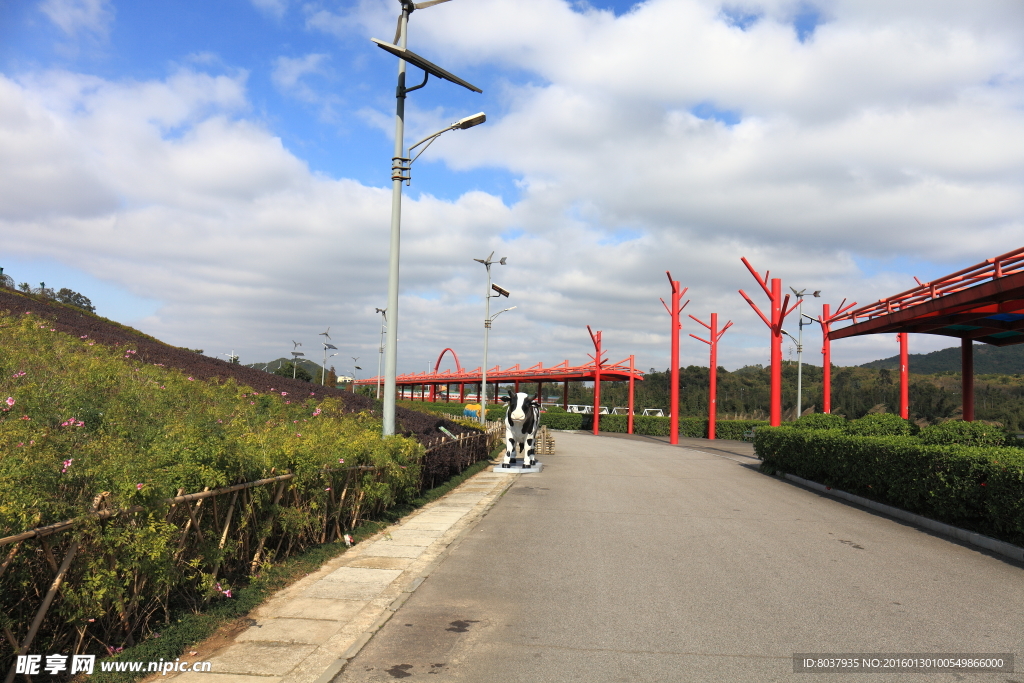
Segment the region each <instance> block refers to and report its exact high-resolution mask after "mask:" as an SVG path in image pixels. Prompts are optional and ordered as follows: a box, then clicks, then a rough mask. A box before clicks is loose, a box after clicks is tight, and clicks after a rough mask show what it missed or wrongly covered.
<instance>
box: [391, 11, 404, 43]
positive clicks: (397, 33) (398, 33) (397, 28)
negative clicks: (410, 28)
mask: <svg viewBox="0 0 1024 683" xmlns="http://www.w3.org/2000/svg"><path fill="white" fill-rule="evenodd" d="M401 37H402V15H398V25H397V26H395V40H394V41H393V42H392V43H391V44H392V45H398V41H399V39H401Z"/></svg>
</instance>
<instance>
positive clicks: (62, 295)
mask: <svg viewBox="0 0 1024 683" xmlns="http://www.w3.org/2000/svg"><path fill="white" fill-rule="evenodd" d="M57 301H59V302H61V303H62V304H68V305H70V306H77V307H78V308H81V309H83V310H86V311H89V312H90V313H95V312H96V307H95V306H93V305H92V301H90V300H89V297H87V296H85V295H84V294H79V293H78V292H76V291H74V290H73V289H68V288H67V287H62V288H61V289H60V291H58V292H57Z"/></svg>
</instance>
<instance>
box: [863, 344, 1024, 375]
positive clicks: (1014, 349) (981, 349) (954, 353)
mask: <svg viewBox="0 0 1024 683" xmlns="http://www.w3.org/2000/svg"><path fill="white" fill-rule="evenodd" d="M908 364H909V365H910V371H911V372H915V373H918V374H922V375H933V374H935V373H938V372H960V347H959V346H954V347H952V348H948V349H940V350H939V351H932V352H931V353H912V354H910V358H909V363H908ZM859 367H862V368H875V369H878V368H886V369H888V370H899V367H900V357H899V356H898V355H897V356H892V357H891V358H883V359H881V360H874V361H871V362H870V363H864V364H863V365H861V366H859ZM974 373H975V374H976V375H994V374H1000V375H1016V374H1019V373H1024V344H1018V345H1016V346H989V345H988V344H975V345H974Z"/></svg>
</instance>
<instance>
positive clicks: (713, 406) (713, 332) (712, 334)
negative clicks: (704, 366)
mask: <svg viewBox="0 0 1024 683" xmlns="http://www.w3.org/2000/svg"><path fill="white" fill-rule="evenodd" d="M690 317H691V318H693V319H694V320H695V321H697V322H699V323H700V324H701V325H703V326H704V327H706V328H707V330H708V333H709V334H708V339H701V338H700V337H698V336H697V335H695V334H691V335H690V336H691V337H693V338H694V339H696V340H698V341H702V342H704V343H705V344H707V345H708V346H710V347H711V365H710V366H709V367H710V369H711V375H710V376H709V380H710V387H709V389H708V438H709V439H713V438H715V420H716V418H717V416H718V407H717V404H718V340H719V339H721V338H722V335H723V334H725V331H726V330H727V329H729V328H730V327H732V321H731V320H730V321H729V322H727V323H726V324H725V327H723V328H722V329H721V330H719V329H718V314H717V313H712V314H711V324H710V325H708V324H707V323H706V322H704V321H703V320H700V319H699V318H696V317H694V316H692V315H691V316H690Z"/></svg>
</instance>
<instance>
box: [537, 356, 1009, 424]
mask: <svg viewBox="0 0 1024 683" xmlns="http://www.w3.org/2000/svg"><path fill="white" fill-rule="evenodd" d="M670 382H671V373H670V372H669V371H668V370H667V369H666V370H664V371H660V372H659V371H653V370H652V371H651V372H648V373H646V374H645V377H644V380H643V381H642V382H636V384H635V388H634V402H635V406H636V409H637V411H641V410H643V409H644V408H661V409H662V410H664V411H666V414H667V412H668V407H669V388H670V386H671V384H670ZM709 385H710V370H709V369H708V368H706V367H701V366H697V365H691V366H689V367H685V368H680V369H679V413H680V416H682V417H702V416H706V415H707V412H708V389H709ZM802 385H803V386H802V401H801V408H802V412H804V413H807V412H815V413H820V412H821V410H822V368H821V367H819V366H815V365H807V364H805V365H804V366H803V379H802ZM974 385H975V388H974V391H975V418H976V419H978V420H987V421H994V422H999V423H1001V424H1002V425H1003V426H1005V427H1007V428H1008V429H1011V430H1022V431H1024V376H1022V375H1021V374H1014V375H1000V374H988V375H985V374H982V375H977V376H976V377H975V382H974ZM528 387H530V385H523V386H522V387H521V390H522V391H530V390H531V389H530V388H528ZM549 387H550V385H549ZM770 387H771V375H770V368H766V367H762V366H761V365H750V366H746V367H743V368H740V369H739V370H735V371H732V372H730V371H728V370H726V369H725V368H721V367H720V368H718V416H719V418H720V419H730V418H731V419H762V418H763V419H767V415H768V408H769V400H770V397H769V391H770ZM796 388H797V364H796V363H795V362H793V361H783V365H782V408H783V414H784V416H785V419H789V420H792V419H795V418H796V417H797V416H796V393H797V392H796ZM628 391H629V385H628V383H627V382H602V383H601V404H602V405H604V406H608V407H609V408H611V407H614V406H621V407H625V406H627V405H628ZM960 392H961V385H960V373H958V372H943V373H938V374H932V375H924V374H915V373H911V375H910V391H909V393H910V414H911V418H912V419H914V420H917V421H918V422H920V423H922V424H924V423H927V424H935V423H937V422H941V421H943V420H947V419H954V418H958V417H960V415H961V414H962V412H961V411H962V407H961V393H960ZM546 393H547V394H548V399H547V400H549V401H556V402H560V400H561V392H560V391H559V392H558V395H557V398H556V397H555V391H554V389H553V388H549V389H547V391H546ZM593 397H594V392H593V383H592V382H571V383H570V385H569V403H574V404H593V401H594V398H593ZM899 397H900V381H899V373H898V372H896V371H893V370H890V369H888V368H860V367H840V366H833V367H832V413H834V414H839V415H845V416H846V417H847V418H848V419H851V420H855V419H857V418H860V417H863V416H864V415H867V414H868V413H896V412H898V411H899Z"/></svg>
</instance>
